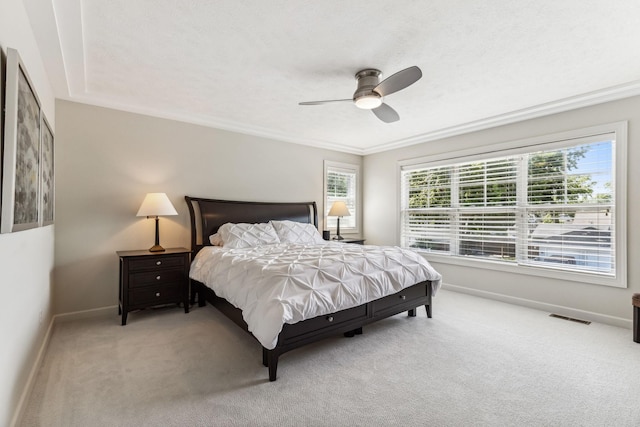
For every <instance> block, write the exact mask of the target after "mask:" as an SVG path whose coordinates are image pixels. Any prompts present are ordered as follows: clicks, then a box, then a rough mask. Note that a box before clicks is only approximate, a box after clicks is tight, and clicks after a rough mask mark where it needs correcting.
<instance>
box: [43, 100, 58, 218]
mask: <svg viewBox="0 0 640 427" xmlns="http://www.w3.org/2000/svg"><path fill="white" fill-rule="evenodd" d="M40 117H41V118H42V120H41V123H40V225H41V226H46V225H50V224H53V222H54V215H55V164H54V159H55V152H54V139H55V138H54V135H53V131H51V126H50V125H49V122H48V121H47V118H46V117H45V115H44V113H43V112H41V113H40Z"/></svg>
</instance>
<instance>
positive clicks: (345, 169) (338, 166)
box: [323, 160, 362, 234]
mask: <svg viewBox="0 0 640 427" xmlns="http://www.w3.org/2000/svg"><path fill="white" fill-rule="evenodd" d="M329 171H336V172H342V173H352V174H354V175H355V180H356V185H355V192H356V194H355V212H350V213H351V216H352V217H353V219H354V220H355V226H354V227H348V226H346V225H345V223H344V222H343V221H341V223H340V234H360V218H361V216H360V212H361V210H362V196H361V194H362V190H361V188H362V179H361V177H360V165H358V164H353V163H342V162H334V161H331V160H325V161H324V181H323V187H324V215H323V218H324V229H325V230H330V231H331V232H333V233H335V232H336V227H335V226H332V227H329V218H328V216H327V214H328V213H329V209H331V202H329V200H328V198H329V194H328V192H327V185H328V183H329V182H328V179H327V175H328V173H329Z"/></svg>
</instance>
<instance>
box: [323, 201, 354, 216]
mask: <svg viewBox="0 0 640 427" xmlns="http://www.w3.org/2000/svg"><path fill="white" fill-rule="evenodd" d="M327 215H328V216H351V212H349V208H347V205H346V204H345V203H344V202H333V205H331V209H329V213H328V214H327Z"/></svg>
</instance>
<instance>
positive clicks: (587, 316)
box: [442, 283, 633, 329]
mask: <svg viewBox="0 0 640 427" xmlns="http://www.w3.org/2000/svg"><path fill="white" fill-rule="evenodd" d="M442 289H446V290H449V291H453V292H460V293H464V294H469V295H474V296H477V297H482V298H487V299H492V300H496V301H502V302H506V303H509V304H514V305H521V306H524V307H529V308H533V309H536V310H540V311H546V312H549V313H555V314H560V315H562V316H567V317H572V318H574V319H581V320H589V321H591V322H598V323H604V324H606V325H612V326H618V327H620V328H627V329H632V328H633V321H632V320H631V319H624V318H622V317H615V316H609V315H606V314H601V313H594V312H592V311H585V310H578V309H575V308H571V307H565V306H562V305H555V304H548V303H544V302H540V301H534V300H529V299H525V298H518V297H513V296H510V295H503V294H497V293H494V292H488V291H482V290H479V289H473V288H466V287H464V286H458V285H450V284H446V283H443V284H442Z"/></svg>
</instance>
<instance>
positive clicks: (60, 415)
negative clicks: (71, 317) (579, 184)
mask: <svg viewBox="0 0 640 427" xmlns="http://www.w3.org/2000/svg"><path fill="white" fill-rule="evenodd" d="M630 310H631V307H630ZM119 321H120V319H119V317H118V316H117V314H116V313H115V311H114V313H113V317H110V318H108V319H105V318H94V319H89V320H82V321H74V322H67V323H59V324H57V325H56V327H55V330H54V333H53V336H52V339H51V342H50V345H49V348H48V351H47V354H46V356H45V360H44V363H43V365H42V367H41V369H40V371H39V373H38V376H37V379H36V383H35V386H34V389H33V392H32V395H31V396H30V399H29V401H28V403H27V406H26V408H25V412H24V416H23V419H22V424H21V425H23V426H125V425H126V426H271V425H273V426H368V427H373V426H395V425H409V426H422V425H433V426H639V425H640V375H639V374H640V344H636V343H634V342H633V340H632V336H631V331H630V330H628V329H621V328H616V327H612V326H606V325H601V324H591V325H583V324H579V323H575V322H570V321H566V320H561V319H555V318H551V317H549V316H548V313H544V312H540V311H536V310H531V309H527V308H523V307H517V306H513V305H508V304H504V303H500V302H496V301H491V300H486V299H482V298H477V297H473V296H469V295H465V294H459V293H455V292H448V291H444V290H443V291H441V292H440V293H439V294H438V296H437V297H436V298H435V299H434V317H433V318H432V319H427V318H426V314H425V312H424V308H420V309H419V310H418V317H417V318H409V317H407V316H406V315H404V314H403V315H398V316H395V317H393V318H390V319H387V320H384V321H381V322H379V323H377V324H374V325H370V326H368V327H365V330H364V334H363V335H361V336H356V337H354V338H343V337H336V338H335V339H328V340H325V341H323V342H321V343H317V344H314V345H312V346H310V347H306V348H303V349H299V350H296V351H293V352H290V353H287V354H285V355H283V356H281V358H280V363H279V366H278V381H276V382H274V383H270V382H269V381H268V379H267V369H266V368H264V367H263V366H262V363H261V362H262V354H261V350H260V346H259V344H258V343H257V342H256V341H254V340H253V339H252V338H251V337H250V336H249V335H248V334H245V333H243V332H242V331H241V330H240V329H239V328H238V327H237V326H236V325H234V324H232V323H231V322H230V321H229V320H227V319H226V318H225V317H223V316H222V315H221V314H220V313H219V312H217V311H216V309H214V308H212V307H211V306H207V307H204V308H198V307H194V309H193V311H192V312H191V313H189V314H184V312H183V311H182V310H180V309H175V308H168V309H156V310H146V311H142V312H137V313H132V314H130V315H129V324H128V325H127V326H125V327H122V326H120V325H119Z"/></svg>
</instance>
